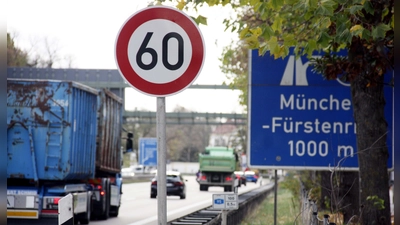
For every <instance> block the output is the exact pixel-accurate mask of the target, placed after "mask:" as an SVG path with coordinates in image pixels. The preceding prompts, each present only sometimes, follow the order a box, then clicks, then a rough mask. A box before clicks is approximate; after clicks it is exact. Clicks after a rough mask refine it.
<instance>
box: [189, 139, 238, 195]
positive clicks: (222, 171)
mask: <svg viewBox="0 0 400 225" xmlns="http://www.w3.org/2000/svg"><path fill="white" fill-rule="evenodd" d="M237 161H238V159H237V156H236V154H235V151H234V150H233V149H232V148H227V147H206V149H205V151H204V153H200V154H199V165H200V174H199V177H198V179H197V182H198V183H199V184H200V191H208V187H211V186H217V187H224V191H225V192H231V191H233V190H234V187H235V186H237V180H236V175H235V174H234V172H235V169H236V163H237Z"/></svg>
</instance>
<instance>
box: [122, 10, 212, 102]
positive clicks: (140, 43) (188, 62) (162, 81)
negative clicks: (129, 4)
mask: <svg viewBox="0 0 400 225" xmlns="http://www.w3.org/2000/svg"><path fill="white" fill-rule="evenodd" d="M204 57H205V47H204V40H203V37H202V35H201V32H200V30H199V28H198V27H197V25H196V24H195V22H194V21H193V20H192V19H191V18H190V17H188V16H187V15H186V14H184V13H182V12H181V11H179V10H177V9H174V8H172V7H166V6H153V7H148V8H145V9H142V10H140V11H138V12H137V13H135V14H133V15H132V16H131V17H130V18H129V19H128V20H127V21H126V22H125V23H124V24H123V26H122V27H121V29H120V31H119V33H118V35H117V39H116V43H115V59H116V63H117V67H118V70H119V72H120V73H121V75H122V77H123V78H124V79H125V81H126V82H128V83H129V84H130V85H131V86H132V87H133V88H135V89H137V90H139V91H140V92H143V93H145V94H148V95H151V96H156V97H164V96H168V95H172V94H176V93H178V92H180V91H182V90H183V89H185V88H187V87H188V86H189V85H190V84H192V83H193V81H194V80H195V79H196V78H197V76H198V75H199V73H200V70H201V68H202V66H203V62H204Z"/></svg>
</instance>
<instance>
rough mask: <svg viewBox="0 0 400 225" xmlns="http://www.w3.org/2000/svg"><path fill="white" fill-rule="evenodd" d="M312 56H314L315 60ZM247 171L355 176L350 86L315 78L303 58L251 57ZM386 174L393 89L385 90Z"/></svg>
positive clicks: (390, 164)
mask: <svg viewBox="0 0 400 225" xmlns="http://www.w3.org/2000/svg"><path fill="white" fill-rule="evenodd" d="M315 56H316V55H315ZM250 60H251V67H250V68H251V70H250V75H249V146H248V147H249V150H248V156H249V166H250V167H257V168H261V169H313V170H314V169H315V170H319V169H321V170H325V169H329V168H332V167H334V166H340V169H342V170H357V169H358V159H357V154H356V153H357V148H356V123H355V122H354V118H353V107H352V101H351V93H350V85H349V84H346V83H343V82H341V81H338V80H333V81H328V80H326V79H324V78H323V77H322V75H320V74H316V73H313V72H312V71H311V67H308V65H309V62H308V59H307V58H306V57H299V58H297V59H296V57H295V56H294V55H293V54H292V55H289V56H287V57H285V59H277V60H274V58H273V56H269V54H268V53H267V54H265V56H258V51H257V50H253V51H252V53H251V59H250ZM385 99H386V103H387V104H386V107H385V118H386V120H387V122H388V126H389V127H388V131H389V133H388V135H387V144H388V148H389V154H390V156H389V159H388V168H389V169H391V168H393V144H392V139H393V138H392V136H393V88H391V87H387V88H385Z"/></svg>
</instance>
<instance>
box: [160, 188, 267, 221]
mask: <svg viewBox="0 0 400 225" xmlns="http://www.w3.org/2000/svg"><path fill="white" fill-rule="evenodd" d="M273 190H274V183H269V184H267V185H264V186H260V187H259V188H257V189H254V190H252V191H249V192H246V193H242V194H240V195H239V196H238V198H239V199H238V201H239V209H237V210H231V211H229V212H228V214H227V223H226V224H229V225H238V224H240V222H241V221H242V220H243V219H244V218H245V217H246V216H247V215H248V214H249V213H250V212H252V211H253V209H254V208H255V207H257V206H258V205H259V204H260V203H261V202H262V201H263V200H264V199H265V198H266V197H267V196H268V195H269V194H270V193H271V192H273ZM221 213H222V211H221V210H220V209H218V210H217V209H213V208H212V207H207V208H204V209H201V210H198V211H196V212H193V213H191V214H189V215H186V216H183V217H180V218H178V219H175V220H173V221H170V222H168V223H167V225H220V224H221V222H222V216H221Z"/></svg>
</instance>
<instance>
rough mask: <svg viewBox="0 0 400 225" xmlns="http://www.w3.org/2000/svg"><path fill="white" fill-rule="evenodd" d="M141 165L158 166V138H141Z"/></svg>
mask: <svg viewBox="0 0 400 225" xmlns="http://www.w3.org/2000/svg"><path fill="white" fill-rule="evenodd" d="M139 164H140V165H144V166H157V138H139Z"/></svg>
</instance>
